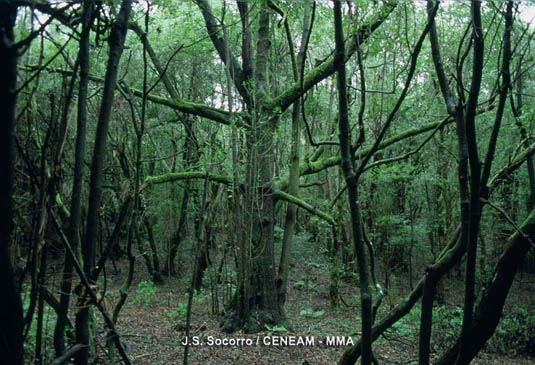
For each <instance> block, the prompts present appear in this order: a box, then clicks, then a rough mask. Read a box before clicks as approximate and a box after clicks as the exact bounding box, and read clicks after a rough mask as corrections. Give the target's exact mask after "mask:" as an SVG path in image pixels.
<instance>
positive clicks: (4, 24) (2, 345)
mask: <svg viewBox="0 0 535 365" xmlns="http://www.w3.org/2000/svg"><path fill="white" fill-rule="evenodd" d="M16 18H17V7H16V6H15V5H13V4H12V3H11V1H5V0H4V1H0V69H1V70H2V72H1V73H0V100H2V101H3V104H4V109H3V115H4V117H3V118H4V119H3V120H4V122H3V123H2V131H1V133H0V148H1V156H2V158H0V206H1V207H2V210H3V212H4V216H3V217H2V219H0V290H1V291H2V297H3V299H2V300H1V301H0V358H1V359H2V361H4V362H5V363H6V364H13V365H18V364H22V358H23V347H22V341H23V338H22V326H23V323H22V304H21V299H20V293H19V290H18V286H17V285H16V283H15V276H14V273H13V266H12V263H11V231H12V227H13V210H12V204H13V202H12V194H13V163H14V146H13V131H14V125H15V109H16V104H17V94H16V93H15V90H16V88H17V49H16V48H15V47H14V41H15V35H14V33H13V28H14V26H15V20H16Z"/></svg>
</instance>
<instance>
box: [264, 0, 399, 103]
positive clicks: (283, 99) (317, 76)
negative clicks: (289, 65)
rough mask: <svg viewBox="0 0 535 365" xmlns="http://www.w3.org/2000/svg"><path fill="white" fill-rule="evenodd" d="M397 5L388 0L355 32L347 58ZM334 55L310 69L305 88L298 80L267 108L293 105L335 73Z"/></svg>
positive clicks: (395, 2)
mask: <svg viewBox="0 0 535 365" xmlns="http://www.w3.org/2000/svg"><path fill="white" fill-rule="evenodd" d="M396 5H397V0H388V1H386V2H385V4H384V5H383V6H382V8H381V9H380V11H379V13H378V14H377V15H376V16H375V17H374V18H373V19H370V20H369V21H368V22H366V23H365V24H363V25H362V26H361V27H360V28H359V29H358V30H357V31H355V34H354V35H353V36H352V37H351V38H349V40H348V42H347V46H346V48H347V51H346V59H349V58H350V57H351V56H352V55H353V54H354V53H355V51H356V50H357V45H358V44H362V43H363V42H365V41H366V40H367V39H368V38H369V37H370V35H371V34H372V33H373V32H374V31H375V30H376V29H377V28H379V26H380V25H381V24H383V22H384V21H385V20H386V19H387V18H388V16H389V15H390V13H391V12H392V11H393V10H394V8H395V7H396ZM334 71H335V67H334V56H330V57H329V59H328V60H327V61H325V62H323V63H322V64H320V65H319V66H317V67H315V68H314V69H312V70H310V72H308V73H307V74H306V75H305V77H304V78H303V88H302V89H301V83H300V82H296V83H295V84H294V85H292V86H291V87H290V88H288V89H287V90H286V91H284V92H283V93H282V94H280V95H279V96H277V97H276V98H274V99H272V100H269V101H267V102H266V103H265V107H266V109H271V110H274V111H277V110H280V111H281V112H283V111H285V110H286V109H287V108H288V107H289V106H290V105H292V104H293V103H294V102H295V101H296V100H297V99H298V98H299V97H300V96H301V95H302V94H303V93H306V92H307V91H308V90H310V89H311V88H312V87H313V86H314V85H316V84H318V83H319V82H321V81H322V80H325V79H326V78H327V77H329V76H331V75H332V74H334Z"/></svg>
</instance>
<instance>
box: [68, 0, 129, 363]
mask: <svg viewBox="0 0 535 365" xmlns="http://www.w3.org/2000/svg"><path fill="white" fill-rule="evenodd" d="M131 8H132V0H123V1H122V3H121V10H120V11H119V14H118V16H117V19H116V20H115V22H114V24H113V26H112V30H111V33H110V38H109V47H110V51H109V58H108V64H107V67H106V76H105V81H104V89H103V92H102V102H101V105H100V111H99V116H98V122H97V131H96V136H95V147H94V151H93V162H92V164H91V179H90V185H89V206H88V209H87V232H86V236H85V241H84V245H83V247H82V253H83V258H84V272H85V274H86V276H87V277H91V274H92V271H93V270H94V266H95V251H96V242H97V237H98V220H99V219H98V217H99V211H100V198H101V195H102V179H103V174H102V171H103V169H104V159H105V152H106V142H107V137H108V127H109V121H110V117H111V107H112V104H113V94H114V90H115V86H116V83H117V73H118V69H119V61H120V59H121V55H122V53H123V46H124V41H125V38H126V32H127V24H128V18H129V16H130V10H131ZM76 342H77V343H80V344H83V345H89V307H88V306H85V307H83V308H81V309H80V310H79V312H78V313H77V314H76ZM88 363H89V348H88V347H85V348H83V349H82V350H80V351H79V352H78V353H77V355H76V364H77V365H87V364H88Z"/></svg>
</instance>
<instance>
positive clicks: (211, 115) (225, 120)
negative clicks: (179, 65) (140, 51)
mask: <svg viewBox="0 0 535 365" xmlns="http://www.w3.org/2000/svg"><path fill="white" fill-rule="evenodd" d="M19 68H20V69H22V70H25V71H35V70H37V69H38V68H39V67H38V66H35V65H26V66H19ZM46 71H47V72H54V73H59V74H62V75H72V71H71V70H66V69H61V68H47V69H46ZM89 79H90V80H91V81H93V82H98V83H102V82H104V79H103V78H102V77H99V76H96V75H90V76H89ZM130 90H131V91H132V93H133V94H134V95H135V96H138V97H143V91H142V90H139V89H135V88H130ZM147 99H148V100H150V101H152V102H153V103H156V104H160V105H165V106H168V107H170V108H173V109H175V110H178V111H180V112H183V113H187V114H191V115H197V116H199V117H203V118H206V119H210V120H213V121H215V122H218V123H222V124H225V125H229V124H230V116H229V113H228V112H227V111H226V110H221V109H216V108H212V107H209V106H207V105H204V104H197V103H192V102H190V101H186V100H182V99H176V98H167V97H163V96H158V95H155V94H148V95H147ZM238 125H240V124H238Z"/></svg>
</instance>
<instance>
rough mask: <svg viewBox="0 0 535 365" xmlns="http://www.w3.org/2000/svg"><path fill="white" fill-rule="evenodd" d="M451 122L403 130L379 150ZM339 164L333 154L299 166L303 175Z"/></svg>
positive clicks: (358, 153) (337, 158)
mask: <svg viewBox="0 0 535 365" xmlns="http://www.w3.org/2000/svg"><path fill="white" fill-rule="evenodd" d="M451 122H452V120H451V119H449V120H446V121H444V120H440V121H437V122H432V123H427V124H424V125H423V126H421V127H419V128H413V129H410V130H408V131H405V132H402V133H400V134H397V135H395V136H393V137H391V138H387V139H385V140H384V141H383V142H382V143H381V144H379V148H378V150H380V149H384V148H386V147H389V146H391V145H393V144H394V143H397V142H399V141H402V140H404V139H406V138H410V137H414V136H417V135H419V134H422V133H425V132H428V131H431V130H433V129H435V128H437V127H438V126H439V125H440V124H441V123H443V124H444V125H446V124H449V123H451ZM369 149H370V147H368V148H363V149H362V150H360V151H357V152H356V153H355V158H356V159H357V160H358V159H359V158H360V157H362V156H364V155H366V153H368V151H369ZM339 164H340V156H331V157H326V158H322V159H320V160H317V161H307V162H304V163H303V164H301V166H299V172H300V174H301V176H303V175H310V174H315V173H317V172H320V171H322V170H325V169H327V168H329V167H333V166H336V165H339Z"/></svg>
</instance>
